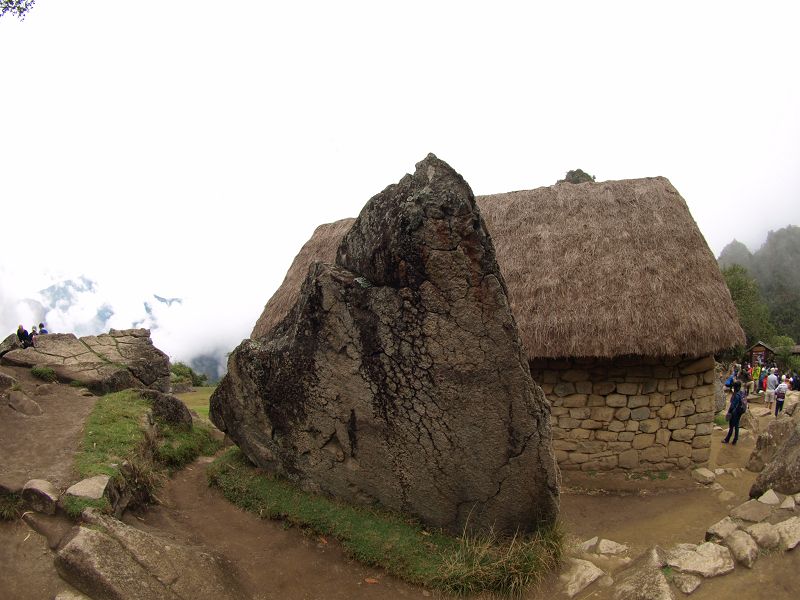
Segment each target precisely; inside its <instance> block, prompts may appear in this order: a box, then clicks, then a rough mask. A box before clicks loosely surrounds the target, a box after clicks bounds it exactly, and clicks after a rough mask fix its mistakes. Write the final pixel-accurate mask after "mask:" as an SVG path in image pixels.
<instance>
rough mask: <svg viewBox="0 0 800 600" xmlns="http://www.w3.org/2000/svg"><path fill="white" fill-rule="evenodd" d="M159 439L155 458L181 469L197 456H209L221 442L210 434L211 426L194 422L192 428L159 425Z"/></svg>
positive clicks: (164, 463) (218, 447) (170, 466)
mask: <svg viewBox="0 0 800 600" xmlns="http://www.w3.org/2000/svg"><path fill="white" fill-rule="evenodd" d="M159 433H160V435H161V438H162V439H161V441H160V443H158V445H157V446H156V452H155V458H156V460H157V461H158V462H159V463H161V464H163V465H165V466H166V467H167V468H169V469H172V470H176V469H181V468H183V467H184V466H186V465H187V464H189V463H190V462H192V461H193V460H195V459H196V458H197V457H198V456H210V455H212V454H214V453H215V452H216V451H217V450H219V449H220V448H221V447H222V442H221V441H219V440H216V439H214V438H213V437H212V435H211V428H210V427H209V426H208V425H205V424H203V423H195V425H194V427H192V429H189V430H186V429H180V428H177V427H172V426H171V425H167V424H162V425H161V426H160V432H159Z"/></svg>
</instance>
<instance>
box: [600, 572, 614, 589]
mask: <svg viewBox="0 0 800 600" xmlns="http://www.w3.org/2000/svg"><path fill="white" fill-rule="evenodd" d="M597 585H599V586H600V587H604V588H607V587H611V586H612V585H614V580H613V579H611V575H603V576H602V577H601V578H600V579H598V580H597Z"/></svg>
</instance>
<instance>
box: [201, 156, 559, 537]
mask: <svg viewBox="0 0 800 600" xmlns="http://www.w3.org/2000/svg"><path fill="white" fill-rule="evenodd" d="M210 414H211V419H212V420H213V422H214V423H215V424H216V425H217V426H218V427H219V428H220V429H222V430H223V431H225V432H226V433H228V435H229V436H230V437H231V438H232V439H233V440H234V441H235V442H236V443H237V444H238V445H239V446H240V447H241V448H242V450H243V451H244V452H245V453H246V454H247V455H248V456H249V457H250V459H251V460H253V461H254V462H255V463H256V464H258V465H259V466H261V467H264V468H268V469H270V470H273V471H276V472H278V473H282V474H285V475H288V476H289V477H290V478H293V479H295V480H297V481H299V482H300V483H301V484H302V485H303V486H304V487H306V488H308V489H311V490H318V491H323V492H326V493H330V494H332V495H334V496H338V497H341V498H344V499H347V500H349V501H356V502H365V503H371V502H375V501H377V502H379V503H380V504H383V505H384V506H386V507H389V508H392V509H395V510H400V511H402V512H405V513H410V514H413V515H415V516H417V517H419V518H420V519H421V520H422V521H424V522H426V523H428V524H432V525H435V526H442V527H445V528H447V529H449V530H451V531H460V530H461V528H462V527H463V526H464V525H465V524H466V523H467V522H469V525H470V526H474V527H478V528H483V527H489V526H491V525H493V524H494V525H496V526H497V527H499V528H500V529H502V530H515V529H517V528H518V527H519V528H522V529H523V530H528V529H531V528H532V527H534V526H535V525H536V524H537V523H549V522H552V521H553V520H554V518H555V516H556V514H557V510H558V509H557V505H558V482H557V479H558V470H557V467H556V464H555V460H554V457H553V454H552V450H551V448H550V424H549V423H550V415H549V409H548V406H547V402H546V400H545V398H544V395H543V393H542V391H541V389H540V388H539V387H538V386H537V385H536V384H534V383H533V381H532V379H531V377H530V372H529V368H528V364H527V359H526V358H525V355H524V351H523V348H522V345H521V343H520V340H519V335H518V332H517V328H516V324H515V322H514V318H513V316H512V315H511V311H510V308H509V304H508V298H507V294H506V288H505V283H504V281H503V278H502V275H501V274H500V271H499V269H498V267H497V263H496V261H495V257H494V249H493V246H492V242H491V239H490V238H489V236H488V234H487V232H486V227H485V225H484V223H483V220H482V219H481V217H480V213H479V212H478V209H477V207H476V205H475V201H474V198H473V195H472V191H471V190H470V188H469V186H468V185H467V184H466V182H464V180H463V179H462V178H461V176H459V175H458V174H457V173H456V172H455V171H453V170H452V169H451V168H450V167H449V166H448V165H447V164H445V163H443V162H442V161H440V160H438V159H437V158H436V157H434V156H432V155H430V156H428V158H426V159H425V160H424V161H422V162H421V163H419V164H418V165H417V169H416V172H415V174H414V175H413V176H412V175H407V176H406V177H404V178H403V179H402V180H401V181H400V182H399V183H398V184H396V185H392V186H390V187H388V188H387V189H386V190H384V191H383V192H382V193H380V194H378V195H377V196H375V197H374V198H372V199H371V200H370V201H369V202H368V203H367V205H366V206H365V207H364V209H363V210H362V212H361V215H360V216H359V218H358V219H357V220H356V221H355V222H354V223H353V226H352V228H351V229H350V231H349V232H348V233H347V234H346V235H345V237H344V239H343V240H342V243H341V245H340V247H339V250H338V255H337V259H336V264H335V265H331V264H321V263H315V264H313V265H312V266H311V268H310V269H309V272H308V276H307V278H306V280H305V282H304V284H303V286H302V290H301V292H300V297H299V299H298V301H297V302H296V304H295V305H294V307H293V308H292V309H291V311H290V312H289V314H288V316H287V317H286V318H285V319H284V320H283V321H282V322H281V323H280V324H279V325H277V326H276V327H275V328H274V329H272V331H271V332H270V333H269V335H268V336H266V337H264V338H261V339H258V340H245V341H244V342H242V344H241V345H240V346H239V347H238V348H237V349H236V350H235V351H234V352H233V353H232V354H231V356H230V359H229V362H228V374H227V375H226V377H225V378H224V379H223V380H222V382H221V384H220V385H219V387H218V388H217V390H216V392H215V393H214V395H213V396H212V399H211V413H210Z"/></svg>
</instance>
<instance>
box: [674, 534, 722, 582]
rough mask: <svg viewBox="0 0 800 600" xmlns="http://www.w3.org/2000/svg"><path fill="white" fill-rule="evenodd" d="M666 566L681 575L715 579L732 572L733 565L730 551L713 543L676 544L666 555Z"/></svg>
mask: <svg viewBox="0 0 800 600" xmlns="http://www.w3.org/2000/svg"><path fill="white" fill-rule="evenodd" d="M667 564H669V565H670V566H671V567H674V568H676V569H678V570H679V571H681V572H682V573H694V574H695V575H702V576H703V577H716V576H717V575H724V574H725V573H730V572H731V571H733V568H734V563H733V557H732V556H731V552H730V550H728V549H727V548H726V547H725V546H720V545H719V544H715V543H713V542H706V543H704V544H700V545H699V546H695V545H694V544H678V545H677V546H675V547H674V548H673V549H672V550H671V551H670V552H669V554H668V555H667Z"/></svg>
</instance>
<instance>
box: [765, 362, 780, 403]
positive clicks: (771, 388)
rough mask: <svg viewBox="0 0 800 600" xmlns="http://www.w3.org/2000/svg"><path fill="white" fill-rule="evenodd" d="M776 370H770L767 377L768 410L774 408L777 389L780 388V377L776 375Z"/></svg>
mask: <svg viewBox="0 0 800 600" xmlns="http://www.w3.org/2000/svg"><path fill="white" fill-rule="evenodd" d="M775 371H776V369H770V370H769V376H768V377H767V397H766V399H765V402H766V405H767V408H772V401H773V400H775V388H776V387H778V377H777V376H776V375H775Z"/></svg>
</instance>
